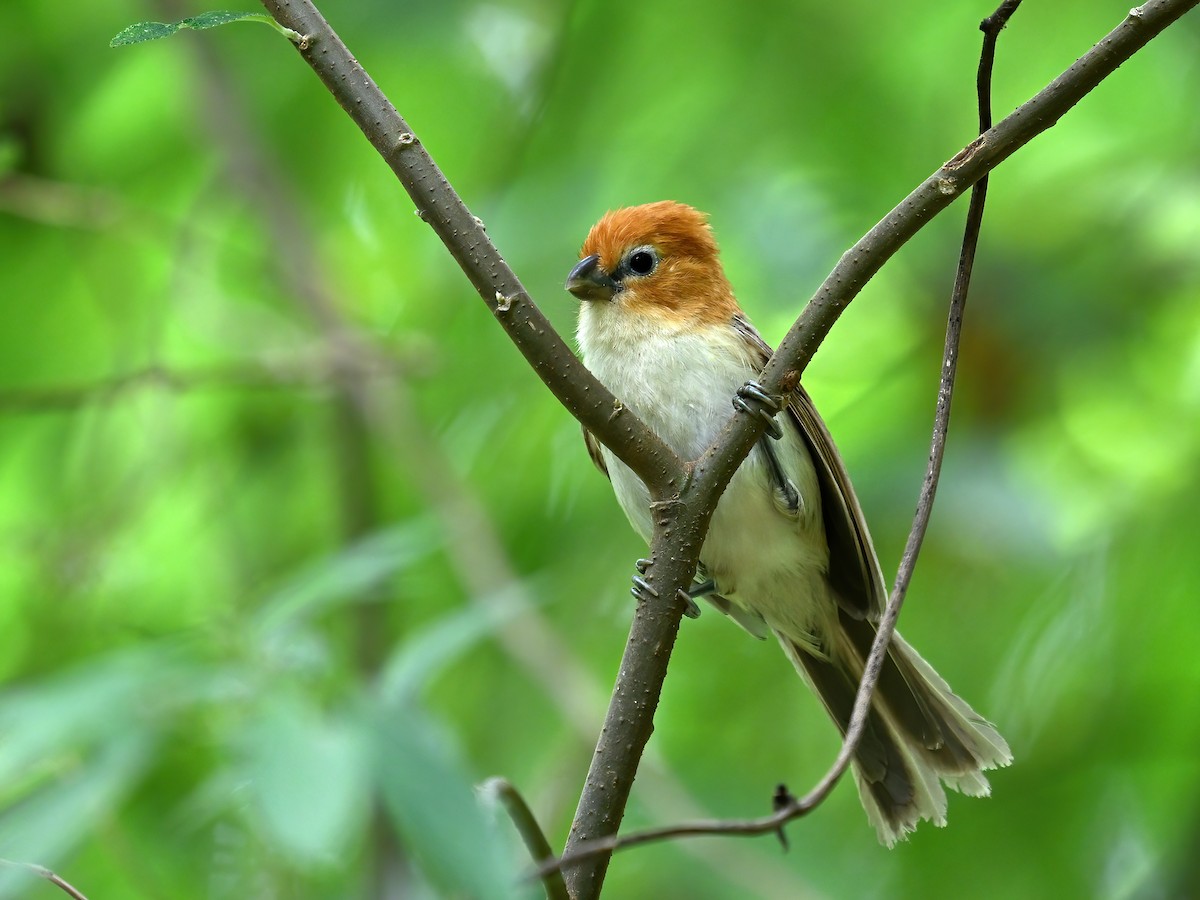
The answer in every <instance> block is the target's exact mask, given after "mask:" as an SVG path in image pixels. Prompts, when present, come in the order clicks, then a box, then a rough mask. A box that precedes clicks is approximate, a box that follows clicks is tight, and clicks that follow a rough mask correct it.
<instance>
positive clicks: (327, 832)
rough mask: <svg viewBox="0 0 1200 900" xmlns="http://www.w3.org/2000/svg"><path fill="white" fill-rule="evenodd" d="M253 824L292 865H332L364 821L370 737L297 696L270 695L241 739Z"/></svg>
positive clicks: (344, 720) (367, 788) (366, 806)
mask: <svg viewBox="0 0 1200 900" xmlns="http://www.w3.org/2000/svg"><path fill="white" fill-rule="evenodd" d="M241 743H242V749H243V753H244V757H245V759H244V775H245V780H246V781H247V782H248V783H249V785H250V786H251V788H250V790H251V792H252V796H253V797H254V799H255V809H256V812H257V813H258V820H259V823H260V824H261V825H262V827H263V829H264V831H265V833H266V835H267V836H268V837H269V838H270V840H271V843H272V845H273V846H274V848H275V849H277V850H279V851H280V852H282V853H283V854H284V855H286V856H288V857H289V858H291V859H292V860H293V861H294V862H295V863H296V864H297V865H304V864H307V865H310V866H311V865H314V864H316V865H320V864H325V865H328V864H329V863H331V862H333V861H335V860H336V859H338V858H339V857H340V856H341V854H342V853H343V852H344V851H345V847H346V845H347V843H348V842H350V841H351V840H352V839H353V838H354V836H355V834H356V833H357V831H358V830H360V829H361V828H362V826H363V823H364V822H365V821H366V816H367V810H368V809H369V776H370V735H369V733H366V732H364V730H362V729H360V727H359V725H358V723H357V722H355V721H354V720H352V719H347V718H345V717H341V716H336V715H326V714H323V713H322V712H321V711H320V710H318V709H317V708H316V707H314V706H313V705H312V704H311V702H310V701H309V700H308V699H307V698H305V697H302V696H298V695H297V696H274V697H270V698H268V702H267V703H266V704H265V705H264V707H263V709H262V710H261V711H260V714H259V716H258V718H257V720H256V721H255V722H253V723H252V724H251V725H250V726H249V728H248V729H247V730H246V732H245V733H244V734H243V735H242V738H241Z"/></svg>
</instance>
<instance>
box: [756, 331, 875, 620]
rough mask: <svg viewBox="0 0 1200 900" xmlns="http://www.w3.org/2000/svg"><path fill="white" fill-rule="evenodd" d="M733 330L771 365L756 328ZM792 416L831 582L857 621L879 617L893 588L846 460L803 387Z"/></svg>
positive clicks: (792, 400)
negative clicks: (817, 508) (817, 497)
mask: <svg viewBox="0 0 1200 900" xmlns="http://www.w3.org/2000/svg"><path fill="white" fill-rule="evenodd" d="M733 327H734V328H735V329H736V330H737V331H738V333H739V334H741V335H742V336H743V337H745V338H746V340H747V342H749V343H751V344H753V345H754V346H755V347H756V348H757V349H758V350H759V352H760V353H761V354H762V361H761V365H766V362H767V359H768V358H769V357H770V355H771V348H770V346H769V345H768V344H767V342H766V341H764V340H763V339H762V336H761V335H760V334H759V333H758V332H757V331H756V330H755V328H754V326H753V325H751V324H750V323H749V322H748V321H747V320H746V319H745V318H743V317H742V316H740V315H739V316H736V317H735V318H734V320H733ZM787 412H788V414H789V415H788V419H790V420H791V422H792V423H793V424H794V425H795V426H796V428H797V429H798V430H799V431H800V434H801V435H802V436H803V437H804V442H805V444H807V445H808V450H809V455H810V456H811V457H812V460H813V465H814V466H815V467H816V470H817V483H818V484H819V485H820V487H821V512H822V516H823V518H824V520H825V538H826V540H827V541H828V543H829V583H830V584H831V585H832V586H833V588H834V590H835V591H836V592H837V595H838V599H839V600H840V601H841V604H842V607H843V609H845V611H846V612H847V613H848V614H849V615H851V616H853V617H854V618H856V619H862V618H867V619H872V620H874V619H877V618H878V617H879V615H880V613H882V612H883V607H884V605H885V604H886V603H887V586H886V584H885V583H884V580H883V571H882V570H881V569H880V568H879V558H878V557H877V556H876V555H875V547H874V545H873V544H872V543H871V533H870V532H869V531H868V530H867V520H866V517H865V516H864V515H863V511H862V507H861V506H859V505H858V498H857V497H855V496H854V487H853V486H852V485H851V484H850V476H849V474H847V472H846V467H845V465H843V464H842V457H841V455H840V454H839V453H838V451H837V447H835V446H834V443H833V438H832V437H830V435H829V429H827V428H826V427H825V423H824V422H822V421H821V417H820V415H818V414H817V410H816V408H815V407H814V406H813V402H812V399H811V398H810V397H809V396H808V394H807V392H805V390H804V388H802V387H799V386H797V387H796V389H795V390H794V391H793V392H792V393H791V394H790V395H789V397H788V408H787Z"/></svg>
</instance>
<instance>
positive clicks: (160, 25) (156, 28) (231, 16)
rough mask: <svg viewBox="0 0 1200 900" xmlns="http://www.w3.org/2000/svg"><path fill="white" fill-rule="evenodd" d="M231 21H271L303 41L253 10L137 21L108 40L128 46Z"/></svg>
mask: <svg viewBox="0 0 1200 900" xmlns="http://www.w3.org/2000/svg"><path fill="white" fill-rule="evenodd" d="M230 22H262V23H264V24H266V25H270V26H271V27H272V28H274V29H275V30H276V31H278V32H279V33H280V34H282V35H284V36H285V37H286V38H287V39H288V40H290V41H291V42H292V43H294V44H300V43H303V42H304V38H303V36H302V35H299V34H297V33H296V32H294V31H292V29H290V28H284V27H283V26H282V25H280V24H279V23H278V22H276V21H275V20H274V19H272V18H271V17H270V16H267V15H263V14H262V13H252V12H230V11H223V12H206V13H201V14H200V15H198V16H189V17H188V18H186V19H180V20H179V21H178V22H138V23H137V24H135V25H130V26H129V27H128V28H125V29H124V30H122V31H121V32H120V34H118V35H117V36H116V37H114V38H113V39H112V40H111V41H109V42H108V46H110V47H128V46H129V45H131V44H141V43H144V42H146V41H157V40H158V39H159V38H165V37H170V36H171V35H173V34H174V33H175V32H177V31H179V30H180V29H181V28H191V29H193V30H194V31H202V30H204V29H205V28H216V27H217V26H218V25H228V24H229V23H230Z"/></svg>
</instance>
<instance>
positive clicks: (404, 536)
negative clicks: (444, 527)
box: [257, 519, 437, 635]
mask: <svg viewBox="0 0 1200 900" xmlns="http://www.w3.org/2000/svg"><path fill="white" fill-rule="evenodd" d="M436 546H437V536H436V535H435V534H434V533H433V529H432V528H431V527H430V525H429V523H428V522H426V521H424V520H419V519H418V520H415V521H413V522H410V523H407V524H405V525H399V526H396V527H393V528H388V529H386V530H383V531H378V532H376V533H374V534H370V535H367V536H366V537H363V538H360V539H359V540H358V541H356V542H355V543H353V544H351V545H350V546H348V547H345V548H343V549H342V550H341V551H339V552H338V553H336V554H334V555H333V556H330V557H328V558H327V559H324V560H321V561H320V562H318V563H315V564H313V565H310V566H308V567H307V568H306V569H305V570H304V571H303V572H300V573H299V574H298V575H296V576H295V577H293V578H292V579H291V580H290V581H289V582H288V583H287V584H285V585H284V586H283V587H282V588H280V589H279V590H277V591H275V592H274V593H272V594H271V595H270V596H268V597H267V598H265V599H264V601H263V604H262V608H261V609H260V611H259V612H258V614H257V624H258V628H259V629H260V633H261V634H264V635H266V634H269V633H270V632H272V631H276V630H279V629H287V628H293V627H295V626H297V625H301V624H303V623H304V622H306V621H308V620H309V619H311V618H312V617H313V616H316V615H319V614H320V613H323V612H325V611H327V610H329V609H333V608H335V607H336V606H338V605H340V604H343V603H352V602H365V601H373V600H378V599H380V598H379V597H378V595H377V593H374V588H376V587H378V586H379V585H381V584H383V583H384V582H385V581H386V580H387V579H388V578H391V577H392V576H393V575H395V574H396V573H397V572H401V571H403V570H404V569H405V568H407V567H408V566H410V565H412V563H414V562H416V561H417V560H419V559H421V558H422V557H423V556H425V555H426V554H428V553H430V552H431V551H432V550H433V549H434V548H435V547H436Z"/></svg>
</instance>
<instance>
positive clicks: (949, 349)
mask: <svg viewBox="0 0 1200 900" xmlns="http://www.w3.org/2000/svg"><path fill="white" fill-rule="evenodd" d="M1020 4H1021V0H1005V2H1004V3H1003V4H1002V5H1001V6H1000V8H999V9H997V10H996V12H995V13H993V14H992V15H991V16H989V17H988V18H986V19H984V20H983V22H982V23H980V26H979V27H980V29H981V30H982V31H983V33H984V38H983V49H982V51H981V53H980V60H979V72H978V77H977V79H976V91H977V94H978V102H979V130H980V132H986V131H987V130H988V129H989V128H990V127H991V124H992V115H991V106H992V104H991V75H992V62H993V60H994V58H995V53H996V39H997V37H998V36H999V34H1000V31H1001V30H1002V29H1003V28H1004V26H1005V25H1006V24H1007V22H1008V19H1009V18H1010V17H1011V16H1012V14H1013V13H1014V12H1016V10H1017V7H1018V6H1020ZM986 198H987V176H986V175H985V176H984V177H983V178H981V179H980V180H979V181H977V182H976V183H975V185H974V187H973V188H972V190H971V204H970V206H969V208H968V209H967V219H966V224H965V226H964V229H963V241H962V249H961V251H960V253H959V260H958V269H957V274H956V276H955V280H954V288H953V290H952V292H951V296H950V312H949V317H948V321H947V324H946V341H945V347H944V350H943V353H942V368H941V382H940V384H939V386H938V398H937V407H936V410H935V412H934V422H933V437H932V439H931V442H930V449H929V465H928V467H927V469H926V472H925V480H924V481H923V482H922V485H921V492H920V496H919V497H918V499H917V509H916V513H915V515H914V517H913V524H912V528H911V530H910V531H909V535H908V540H907V542H906V544H905V547H904V553H903V555H902V557H901V560H900V566H899V569H898V571H897V573H896V580H895V582H894V584H893V587H892V591H891V595H890V597H889V598H888V603H887V606H886V607H885V608H884V611H883V615H882V616H881V617H880V621H879V626H878V630H877V631H876V634H875V640H874V642H873V643H872V645H871V652H870V653H869V654H868V656H867V660H866V663H865V665H864V666H863V675H862V679H861V681H860V682H859V686H858V694H857V695H856V697H855V700H854V709H853V712H852V713H851V716H850V723H849V726H848V727H847V728H846V734H845V737H844V738H843V740H842V747H841V750H840V751H839V752H838V755H837V757H836V758H835V759H834V761H833V764H832V765H831V766H830V767H829V770H828V771H827V772H826V773H825V775H824V776H823V777H822V778H821V780H820V781H819V782H817V784H816V786H815V787H813V789H812V790H810V791H809V792H808V793H807V794H805V795H804V796H803V797H802V798H799V799H797V798H796V797H793V796H792V795H791V794H789V793H787V791H786V789H785V788H783V786H780V790H779V793H780V794H781V795H782V797H779V796H777V798H776V802H775V812H774V813H773V814H772V815H769V816H762V817H759V818H754V819H710V820H705V821H698V822H688V823H684V824H680V825H669V826H664V827H661V828H650V829H646V830H644V831H638V832H634V833H633V834H628V835H616V834H615V833H614V834H610V835H609V836H608V837H606V838H601V839H598V840H591V841H586V842H582V843H580V844H577V845H576V846H575V847H574V848H569V849H568V850H567V852H566V853H564V854H563V856H562V857H561V858H559V859H550V860H546V861H544V862H543V863H542V864H541V865H540V866H538V867H537V870H536V871H537V874H538V875H539V877H545V873H546V872H548V871H555V870H561V869H563V868H567V867H573V866H577V865H580V864H582V863H583V862H584V861H585V860H587V859H590V858H594V857H597V856H601V855H604V854H611V853H613V852H615V851H617V850H624V849H628V848H630V847H636V846H638V845H640V844H648V843H652V842H655V841H662V840H669V839H674V838H680V837H693V836H697V835H718V834H719V835H736V836H752V835H760V834H770V833H773V832H774V833H778V834H779V835H780V838H781V839H782V838H783V826H784V825H786V824H787V823H788V822H791V821H792V820H793V819H798V818H800V817H801V816H804V815H807V814H808V813H810V812H812V810H814V809H816V808H817V807H818V806H820V805H821V803H823V802H824V801H825V798H826V797H828V796H829V793H830V792H831V791H832V790H833V788H834V786H835V785H836V784H837V783H838V781H839V780H840V779H841V777H842V775H844V774H845V773H846V769H847V768H849V766H850V761H851V760H852V759H853V758H854V752H855V750H856V749H857V748H858V744H859V741H860V740H861V739H862V735H863V731H864V730H865V729H866V724H867V716H868V713H869V711H870V708H871V697H872V696H873V694H874V691H875V686H876V684H877V683H878V681H879V673H880V670H881V669H882V667H883V660H884V657H885V656H886V655H887V650H888V645H889V644H890V643H891V640H892V635H893V634H895V631H896V622H897V620H898V619H899V617H900V609H901V607H903V605H904V599H905V597H906V595H907V594H908V586H909V583H910V581H911V580H912V575H913V570H914V569H915V567H916V563H917V557H918V555H919V554H920V552H921V544H922V543H923V542H924V540H925V532H926V530H927V529H928V527H929V517H930V515H931V514H932V512H933V501H934V497H935V495H936V494H937V486H938V479H939V477H940V476H941V471H942V459H943V457H944V456H945V452H946V436H947V434H948V432H949V428H950V406H951V401H952V399H953V396H954V379H955V376H956V374H957V371H958V346H959V342H960V338H961V335H962V320H963V312H964V310H965V308H966V303H967V292H968V289H969V287H970V283H971V269H972V266H973V264H974V261H975V249H976V247H977V246H978V245H979V230H980V226H981V225H982V223H983V209H984V203H985V201H986Z"/></svg>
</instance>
